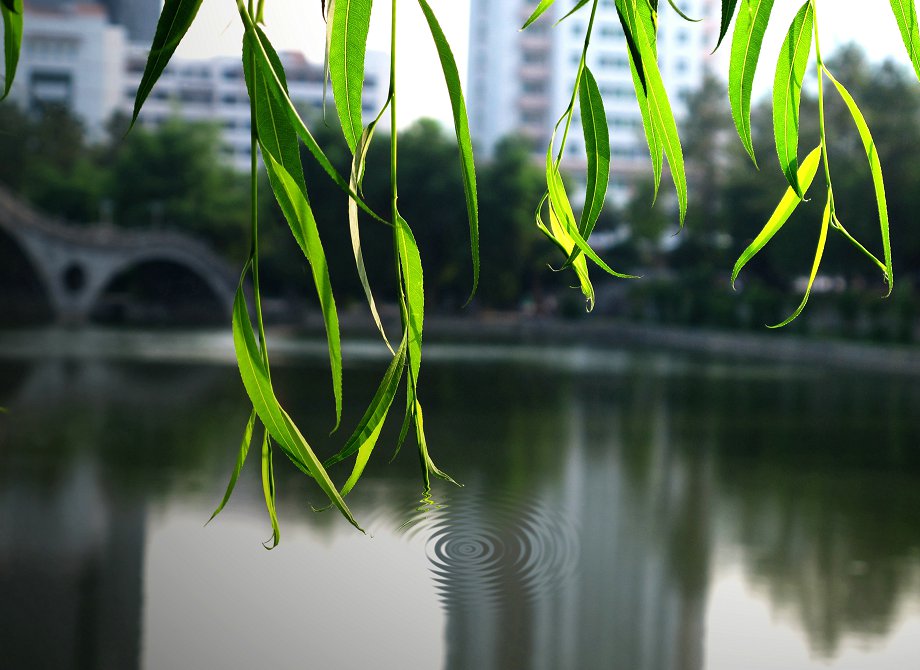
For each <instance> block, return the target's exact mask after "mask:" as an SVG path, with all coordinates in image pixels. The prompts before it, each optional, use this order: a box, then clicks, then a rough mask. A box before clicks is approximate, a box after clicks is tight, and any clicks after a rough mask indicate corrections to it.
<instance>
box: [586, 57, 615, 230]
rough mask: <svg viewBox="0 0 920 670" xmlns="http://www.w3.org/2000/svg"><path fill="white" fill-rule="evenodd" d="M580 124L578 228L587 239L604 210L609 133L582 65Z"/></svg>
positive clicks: (601, 102)
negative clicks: (583, 167)
mask: <svg viewBox="0 0 920 670" xmlns="http://www.w3.org/2000/svg"><path fill="white" fill-rule="evenodd" d="M578 104H579V110H580V112H581V127H582V131H583V132H584V136H585V153H586V155H587V158H588V170H587V186H586V188H585V204H584V208H583V209H582V212H581V220H580V221H579V224H578V231H579V232H580V233H581V236H582V237H583V238H584V239H586V240H587V239H588V237H589V236H590V235H591V231H593V230H594V226H595V224H596V223H597V220H598V218H599V217H600V215H601V210H603V209H604V200H605V199H606V196H607V184H608V182H609V181H610V132H609V129H608V128H607V114H606V113H605V111H604V100H603V98H601V92H600V89H599V88H598V86H597V81H596V80H595V78H594V75H593V74H592V73H591V70H590V69H588V68H587V67H585V71H584V76H583V77H582V79H581V86H580V87H579V91H578Z"/></svg>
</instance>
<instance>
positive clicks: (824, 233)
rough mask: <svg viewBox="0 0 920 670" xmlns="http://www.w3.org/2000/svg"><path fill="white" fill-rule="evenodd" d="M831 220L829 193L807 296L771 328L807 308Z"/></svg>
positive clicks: (785, 323)
mask: <svg viewBox="0 0 920 670" xmlns="http://www.w3.org/2000/svg"><path fill="white" fill-rule="evenodd" d="M830 220H831V194H830V192H828V194H827V204H826V205H825V206H824V215H823V216H822V217H821V232H820V234H819V235H818V247H817V249H815V260H814V262H813V263H812V265H811V274H810V275H808V286H806V287H805V296H804V297H803V298H802V302H801V303H799V306H798V307H797V308H796V310H795V311H794V312H793V313H792V314H790V315H789V317H788V318H786V320H785V321H783V322H781V323H777V324H776V325H775V326H768V327H769V328H782V327H783V326H785V325H787V324H789V323H791V322H792V321H793V320H794V319H795V318H796V317H797V316H798V315H799V314H801V313H802V310H803V309H805V305H806V304H807V303H808V296H809V295H811V287H812V286H814V283H815V277H817V276H818V268H819V267H821V258H822V257H823V256H824V245H825V243H826V242H827V229H828V227H829V226H830Z"/></svg>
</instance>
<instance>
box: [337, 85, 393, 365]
mask: <svg viewBox="0 0 920 670" xmlns="http://www.w3.org/2000/svg"><path fill="white" fill-rule="evenodd" d="M390 101H391V98H387V102H386V104H384V106H383V109H381V110H380V114H378V115H377V118H376V119H374V120H373V121H372V122H371V123H370V124H368V126H367V128H365V129H364V132H362V133H361V139H360V140H358V146H357V149H356V151H355V153H354V155H353V156H352V160H351V176H350V177H349V186H350V188H351V190H352V191H354V192H355V193H359V192H360V191H361V185H362V182H363V181H364V169H365V166H366V164H367V152H368V150H369V149H370V146H371V140H372V139H373V137H374V130H375V129H376V128H377V124H378V123H379V122H380V119H381V117H382V116H383V113H384V112H385V111H386V108H387V107H388V106H389V105H390ZM348 230H349V233H350V235H351V250H352V253H353V254H354V257H355V267H356V268H357V271H358V279H359V280H360V281H361V286H362V288H363V289H364V296H365V298H366V299H367V304H368V307H369V308H370V311H371V316H372V317H373V319H374V323H375V324H376V325H377V330H378V331H380V335H381V337H383V341H384V343H385V344H386V345H387V348H388V349H389V350H390V353H392V354H394V355H395V354H396V352H394V351H393V347H392V346H390V341H389V340H388V339H387V334H386V331H384V329H383V322H382V321H381V320H380V313H379V312H378V311H377V302H376V301H375V300H374V294H373V292H372V291H371V284H370V281H369V280H368V278H367V269H366V268H365V266H364V252H363V251H362V250H361V229H360V227H359V225H358V203H356V202H355V200H354V198H349V199H348Z"/></svg>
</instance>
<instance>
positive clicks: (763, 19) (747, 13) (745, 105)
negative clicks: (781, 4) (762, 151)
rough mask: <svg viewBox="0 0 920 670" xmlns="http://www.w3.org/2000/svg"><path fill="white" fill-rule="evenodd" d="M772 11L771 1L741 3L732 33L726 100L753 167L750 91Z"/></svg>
mask: <svg viewBox="0 0 920 670" xmlns="http://www.w3.org/2000/svg"><path fill="white" fill-rule="evenodd" d="M772 9H773V0H742V3H741V9H740V10H739V11H738V18H737V19H736V20H735V31H734V32H733V33H732V53H731V61H730V63H729V68H728V99H729V102H730V103H731V108H732V118H733V119H734V121H735V127H736V128H737V129H738V136H739V137H740V138H741V142H742V143H743V144H744V148H745V149H746V150H747V152H748V155H749V156H750V157H751V160H752V161H754V165H757V159H756V158H755V157H754V141H753V140H752V139H751V91H752V87H753V85H754V72H755V71H756V70H757V61H758V59H759V58H760V47H761V44H762V43H763V36H764V32H765V31H766V29H767V23H769V21H770V11H771V10H772Z"/></svg>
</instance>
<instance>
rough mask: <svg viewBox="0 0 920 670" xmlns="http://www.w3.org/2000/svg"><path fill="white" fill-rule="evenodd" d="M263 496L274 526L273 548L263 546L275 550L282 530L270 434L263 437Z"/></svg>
mask: <svg viewBox="0 0 920 670" xmlns="http://www.w3.org/2000/svg"><path fill="white" fill-rule="evenodd" d="M262 495H263V497H264V498H265V509H266V510H268V518H269V520H270V521H271V524H272V537H271V540H270V541H271V546H269V544H268V542H263V543H262V545H263V546H264V547H265V548H266V549H274V548H275V547H277V546H278V543H279V542H280V541H281V530H280V528H279V527H278V508H277V506H276V505H275V465H274V461H273V460H272V445H271V440H269V439H268V432H266V433H265V434H264V435H262Z"/></svg>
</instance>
